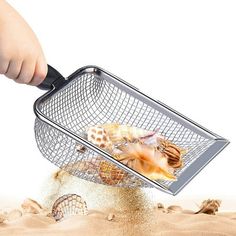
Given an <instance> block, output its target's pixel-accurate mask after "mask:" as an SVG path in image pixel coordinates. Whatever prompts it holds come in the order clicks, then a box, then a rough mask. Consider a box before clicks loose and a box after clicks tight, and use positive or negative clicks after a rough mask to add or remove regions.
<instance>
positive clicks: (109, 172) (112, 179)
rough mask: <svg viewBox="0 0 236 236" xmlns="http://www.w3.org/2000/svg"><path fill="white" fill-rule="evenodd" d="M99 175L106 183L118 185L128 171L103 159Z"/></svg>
mask: <svg viewBox="0 0 236 236" xmlns="http://www.w3.org/2000/svg"><path fill="white" fill-rule="evenodd" d="M99 176H100V178H101V180H102V181H103V182H104V183H106V184H108V185H116V184H118V183H119V182H121V181H122V180H123V179H124V177H125V176H127V173H125V172H124V171H123V170H121V169H119V168H118V167H116V166H115V165H113V164H111V163H108V162H106V161H101V162H100V165H99Z"/></svg>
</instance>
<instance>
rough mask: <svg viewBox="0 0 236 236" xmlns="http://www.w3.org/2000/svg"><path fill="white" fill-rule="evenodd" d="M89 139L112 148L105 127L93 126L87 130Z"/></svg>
mask: <svg viewBox="0 0 236 236" xmlns="http://www.w3.org/2000/svg"><path fill="white" fill-rule="evenodd" d="M87 139H88V141H89V142H91V143H93V144H95V145H96V146H98V147H100V148H104V149H106V148H110V147H111V145H112V143H111V140H110V138H109V136H108V134H107V133H106V131H105V129H104V128H103V127H99V126H93V127H89V128H88V130H87Z"/></svg>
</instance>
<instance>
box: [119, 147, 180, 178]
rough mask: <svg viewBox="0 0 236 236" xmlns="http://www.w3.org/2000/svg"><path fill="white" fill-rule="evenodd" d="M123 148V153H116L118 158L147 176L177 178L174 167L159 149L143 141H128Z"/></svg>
mask: <svg viewBox="0 0 236 236" xmlns="http://www.w3.org/2000/svg"><path fill="white" fill-rule="evenodd" d="M121 150H122V152H123V153H122V154H120V155H116V156H115V157H116V159H117V160H119V161H121V162H122V163H123V164H125V165H127V166H129V167H130V168H132V169H134V170H135V171H138V172H139V173H141V174H143V175H144V176H146V177H147V178H149V179H152V180H157V179H162V180H169V181H175V180H176V177H175V176H174V175H173V168H171V167H170V166H169V165H168V160H167V158H166V157H165V155H163V153H161V152H160V151H159V150H157V149H155V148H153V147H150V146H148V145H145V144H141V143H128V144H127V145H125V146H123V147H121Z"/></svg>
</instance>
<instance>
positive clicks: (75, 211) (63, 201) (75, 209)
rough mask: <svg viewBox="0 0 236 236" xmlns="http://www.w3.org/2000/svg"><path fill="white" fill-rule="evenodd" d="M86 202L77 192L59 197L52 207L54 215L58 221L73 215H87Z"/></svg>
mask: <svg viewBox="0 0 236 236" xmlns="http://www.w3.org/2000/svg"><path fill="white" fill-rule="evenodd" d="M87 214H88V209H87V204H86V202H85V201H84V200H83V199H82V197H80V196H79V195H77V194H66V195H63V196H62V197H60V198H58V199H57V200H56V202H55V203H54V204H53V207H52V216H53V218H54V219H55V220H56V221H60V220H62V219H66V218H68V217H70V216H73V215H87Z"/></svg>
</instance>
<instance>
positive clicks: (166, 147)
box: [157, 139, 187, 168]
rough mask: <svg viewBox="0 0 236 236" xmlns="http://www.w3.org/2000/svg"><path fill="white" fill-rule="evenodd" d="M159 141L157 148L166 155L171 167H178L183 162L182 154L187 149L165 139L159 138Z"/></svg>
mask: <svg viewBox="0 0 236 236" xmlns="http://www.w3.org/2000/svg"><path fill="white" fill-rule="evenodd" d="M159 142H160V145H159V146H158V147H157V148H158V150H160V151H161V152H162V153H164V154H165V155H166V157H167V159H168V163H169V165H170V166H172V167H173V168H180V167H181V166H182V162H183V161H182V156H183V154H185V153H186V152H187V151H186V150H185V149H182V148H180V147H178V146H177V145H175V144H174V143H172V142H170V141H168V140H165V139H160V140H159Z"/></svg>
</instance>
